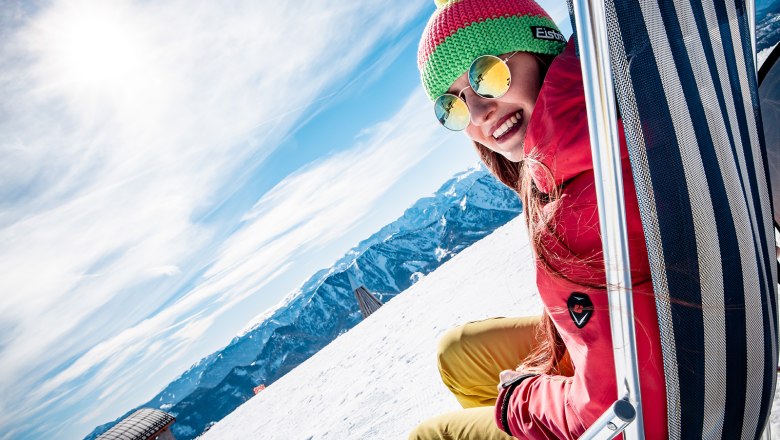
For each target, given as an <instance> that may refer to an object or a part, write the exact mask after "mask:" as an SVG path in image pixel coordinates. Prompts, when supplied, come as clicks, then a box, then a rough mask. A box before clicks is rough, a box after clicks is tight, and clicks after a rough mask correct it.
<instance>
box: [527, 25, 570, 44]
mask: <svg viewBox="0 0 780 440" xmlns="http://www.w3.org/2000/svg"><path fill="white" fill-rule="evenodd" d="M531 32H533V34H534V38H536V39H538V40H553V41H561V42H563V43H565V42H566V37H564V36H563V34H562V33H560V32H558V31H557V30H555V29H553V28H549V27H545V26H531Z"/></svg>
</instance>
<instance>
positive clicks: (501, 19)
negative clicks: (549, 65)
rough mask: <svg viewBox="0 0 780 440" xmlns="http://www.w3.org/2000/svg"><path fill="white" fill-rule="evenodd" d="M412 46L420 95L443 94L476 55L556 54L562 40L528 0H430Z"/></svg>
mask: <svg viewBox="0 0 780 440" xmlns="http://www.w3.org/2000/svg"><path fill="white" fill-rule="evenodd" d="M435 3H436V5H437V9H436V12H434V13H433V15H432V16H431V18H430V19H429V20H428V24H427V25H426V26H425V31H424V32H423V35H422V38H421V39H420V46H419V48H418V50H417V67H418V68H419V69H420V76H421V77H422V83H423V87H424V88H425V93H427V94H428V97H429V98H430V99H431V100H435V99H436V98H437V97H439V95H441V94H443V93H446V92H447V89H449V88H450V86H451V85H452V83H453V82H454V81H455V80H456V79H458V77H459V76H461V75H463V73H465V72H466V71H467V70H468V69H469V67H470V66H471V63H472V62H473V61H474V59H475V58H477V57H478V56H480V55H501V54H503V53H507V52H514V51H523V52H532V53H538V54H546V55H558V54H559V53H561V52H562V51H563V49H564V47H565V46H566V38H564V36H563V34H561V32H560V30H559V29H558V27H557V26H556V25H555V22H554V21H553V20H552V18H550V16H549V15H548V14H547V12H545V10H544V9H542V7H541V6H539V5H538V4H536V2H534V1H533V0H435Z"/></svg>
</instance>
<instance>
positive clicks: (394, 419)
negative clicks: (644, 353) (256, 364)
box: [200, 217, 780, 440]
mask: <svg viewBox="0 0 780 440" xmlns="http://www.w3.org/2000/svg"><path fill="white" fill-rule="evenodd" d="M525 236H526V235H525V228H524V226H523V224H522V221H521V219H520V217H518V218H515V219H513V220H512V221H510V222H509V223H507V224H506V225H504V226H502V227H500V228H499V229H497V230H496V231H495V232H494V233H492V234H491V235H489V236H487V237H485V238H484V239H482V240H480V241H479V242H477V243H474V244H473V245H472V246H471V247H469V248H467V249H465V250H464V251H463V252H461V253H460V254H459V255H457V256H456V257H454V258H453V259H452V260H450V261H448V262H447V263H445V264H443V265H442V266H441V267H439V268H438V269H437V270H436V271H434V272H432V273H430V274H428V275H427V276H426V277H425V278H423V279H422V280H420V281H419V282H418V283H416V284H414V285H413V286H412V287H410V288H409V289H408V290H406V291H405V292H403V294H401V295H398V296H397V297H396V298H394V299H393V300H392V301H390V302H388V303H387V304H385V305H384V306H383V307H382V308H380V309H379V310H378V311H377V312H376V313H374V314H373V315H371V316H370V317H369V318H368V319H367V320H365V321H363V322H361V323H360V324H358V325H357V326H356V327H354V328H353V329H352V330H350V331H349V332H347V333H345V334H343V335H341V336H340V337H339V338H338V339H336V340H335V341H333V342H332V343H330V344H329V345H328V346H327V347H325V348H324V349H322V350H321V351H320V352H319V353H317V354H316V355H314V356H312V357H311V358H310V359H309V360H307V361H306V362H304V363H303V364H301V365H300V366H298V367H297V368H296V369H294V370H292V371H291V372H289V373H288V374H287V375H285V376H284V377H282V378H281V379H279V380H278V381H276V382H275V383H274V384H273V385H271V386H269V387H268V388H267V389H266V390H265V391H263V392H261V393H260V394H259V395H257V396H255V397H253V398H252V399H250V400H249V401H247V402H246V403H244V404H243V405H242V406H240V407H238V408H237V409H236V410H235V411H234V412H233V413H232V414H230V415H228V416H227V417H225V418H224V419H223V420H222V421H221V422H219V423H217V424H216V425H214V426H213V427H212V428H211V429H210V430H209V431H208V432H206V433H205V434H204V435H203V436H201V437H200V438H202V439H207V440H229V439H246V438H262V439H286V440H295V439H307V440H308V439H403V438H406V437H407V433H408V432H409V431H410V430H411V429H412V428H413V427H414V426H415V425H416V424H417V423H419V422H420V421H422V420H424V419H426V418H428V417H431V416H434V415H437V414H440V413H442V412H446V411H450V410H455V409H458V408H459V405H458V403H457V401H456V400H455V399H454V398H453V397H452V396H451V395H450V394H449V392H448V391H447V390H446V388H445V387H444V385H442V383H441V381H440V379H439V375H438V371H437V369H436V355H435V353H436V342H437V340H438V338H439V336H440V335H441V334H442V333H443V332H444V331H446V330H447V329H449V328H451V327H454V326H456V325H458V324H461V323H463V322H466V321H471V320H478V319H483V318H487V317H491V316H513V315H531V314H538V313H540V311H541V302H540V300H539V296H538V293H537V292H536V288H535V283H534V275H533V265H532V264H530V261H531V255H530V251H529V247H528V241H527V239H526V238H525ZM777 403H778V401H777V399H775V409H774V410H773V417H772V431H773V436H774V437H775V438H780V437H779V436H780V407H778V405H777Z"/></svg>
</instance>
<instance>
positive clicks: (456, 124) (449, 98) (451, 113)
mask: <svg viewBox="0 0 780 440" xmlns="http://www.w3.org/2000/svg"><path fill="white" fill-rule="evenodd" d="M433 108H434V111H435V112H436V119H438V120H439V122H441V125H443V126H445V127H447V128H449V129H450V130H455V131H457V130H463V129H464V128H466V126H468V125H469V108H468V106H467V105H466V103H465V102H464V101H463V100H462V99H460V98H458V97H457V96H455V95H450V94H444V95H441V96H439V98H438V99H437V100H436V103H435V104H434V106H433Z"/></svg>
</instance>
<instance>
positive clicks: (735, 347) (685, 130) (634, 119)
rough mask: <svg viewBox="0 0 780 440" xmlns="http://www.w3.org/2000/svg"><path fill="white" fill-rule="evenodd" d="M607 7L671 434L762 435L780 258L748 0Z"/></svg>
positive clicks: (641, 1)
mask: <svg viewBox="0 0 780 440" xmlns="http://www.w3.org/2000/svg"><path fill="white" fill-rule="evenodd" d="M570 11H571V6H570ZM606 13H607V32H608V36H609V40H610V42H609V44H610V57H611V62H612V69H613V79H614V82H615V89H616V94H617V98H618V104H619V110H620V113H621V117H622V119H623V124H624V129H625V135H626V138H627V141H628V146H629V154H630V159H631V165H632V169H633V175H634V180H635V184H636V188H637V193H638V194H637V195H638V197H639V201H640V212H641V216H642V223H643V228H644V232H645V237H646V240H647V249H648V253H649V260H650V264H651V271H652V277H653V287H654V291H655V295H656V306H657V309H658V319H659V323H660V330H661V339H662V341H661V343H662V346H663V351H664V352H663V359H664V374H665V380H666V389H667V403H668V420H669V434H670V438H672V439H694V438H704V439H740V438H741V439H755V438H759V437H760V436H761V434H762V432H763V430H764V427H765V425H766V424H767V422H768V416H769V411H770V409H771V405H772V399H773V396H774V391H775V378H776V370H777V364H778V351H777V350H778V332H777V265H776V257H775V241H774V232H773V225H772V207H771V201H770V196H769V192H768V191H769V190H768V188H769V183H768V178H769V177H768V165H767V157H766V154H765V151H764V149H763V146H764V138H763V131H762V128H761V127H762V121H761V112H760V108H759V102H758V95H757V85H756V74H755V70H754V67H753V66H754V64H753V52H752V48H751V43H750V38H749V31H748V22H747V18H746V10H745V4H744V2H743V0H735V1H724V0H716V1H697V0H690V1H689V0H678V1H668V0H607V1H606Z"/></svg>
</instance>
